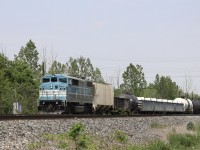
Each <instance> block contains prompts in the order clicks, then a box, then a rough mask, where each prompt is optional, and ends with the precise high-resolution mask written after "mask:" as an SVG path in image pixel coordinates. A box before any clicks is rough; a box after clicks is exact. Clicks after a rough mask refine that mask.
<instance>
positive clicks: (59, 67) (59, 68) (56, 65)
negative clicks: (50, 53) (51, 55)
mask: <svg viewBox="0 0 200 150" xmlns="http://www.w3.org/2000/svg"><path fill="white" fill-rule="evenodd" d="M48 72H49V73H50V74H62V73H65V72H66V66H65V65H64V64H61V63H60V62H58V61H54V62H53V64H52V65H51V68H50V69H49V71H48Z"/></svg>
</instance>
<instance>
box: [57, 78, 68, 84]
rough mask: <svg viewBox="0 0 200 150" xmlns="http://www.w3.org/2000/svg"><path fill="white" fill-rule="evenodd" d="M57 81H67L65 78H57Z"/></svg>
mask: <svg viewBox="0 0 200 150" xmlns="http://www.w3.org/2000/svg"><path fill="white" fill-rule="evenodd" d="M59 82H63V83H67V78H59Z"/></svg>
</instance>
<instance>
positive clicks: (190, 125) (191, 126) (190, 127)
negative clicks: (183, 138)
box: [187, 121, 195, 131]
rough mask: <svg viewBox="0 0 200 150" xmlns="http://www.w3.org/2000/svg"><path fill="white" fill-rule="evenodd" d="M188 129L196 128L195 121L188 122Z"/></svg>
mask: <svg viewBox="0 0 200 150" xmlns="http://www.w3.org/2000/svg"><path fill="white" fill-rule="evenodd" d="M187 130H193V131H194V130H195V125H194V123H193V122H191V121H190V122H188V123H187Z"/></svg>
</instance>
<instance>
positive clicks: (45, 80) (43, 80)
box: [42, 78, 50, 83]
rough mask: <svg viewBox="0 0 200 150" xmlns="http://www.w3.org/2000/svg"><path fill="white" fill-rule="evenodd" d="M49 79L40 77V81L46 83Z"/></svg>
mask: <svg viewBox="0 0 200 150" xmlns="http://www.w3.org/2000/svg"><path fill="white" fill-rule="evenodd" d="M49 81H50V79H49V78H43V79H42V83H46V82H49Z"/></svg>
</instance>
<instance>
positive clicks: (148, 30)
mask: <svg viewBox="0 0 200 150" xmlns="http://www.w3.org/2000/svg"><path fill="white" fill-rule="evenodd" d="M0 18H1V22H0V48H1V50H3V52H4V53H5V54H6V56H8V57H9V58H10V59H13V57H14V54H18V52H19V50H20V48H21V46H25V45H26V43H27V42H28V41H29V40H30V39H32V41H33V42H34V43H35V44H36V46H37V49H38V52H39V53H40V58H42V53H43V52H42V51H43V50H44V49H46V53H47V57H48V58H49V59H48V60H50V57H51V56H52V55H53V56H54V57H55V58H56V60H57V61H60V62H62V63H65V62H67V61H68V60H69V57H73V58H78V57H80V56H83V57H86V58H90V59H91V61H92V64H93V65H94V66H95V67H98V68H100V70H101V72H102V74H103V76H104V79H105V80H107V81H108V82H111V78H113V79H112V80H114V81H116V77H117V73H118V72H119V71H120V73H121V74H122V73H123V72H124V71H125V69H126V67H128V65H129V64H130V63H133V64H134V65H136V64H139V65H141V66H142V67H143V68H144V69H143V71H144V73H145V76H146V80H147V81H148V82H153V81H154V79H155V75H156V74H157V73H158V74H160V75H164V76H167V75H169V76H171V78H172V80H173V81H175V82H177V84H178V85H179V86H180V87H181V88H183V87H184V85H185V82H186V79H188V80H192V90H193V91H195V92H196V93H199V94H200V0H98V1H97V0H76V1H74V0H59V1H57V0H54V1H53V0H0ZM114 81H113V82H114Z"/></svg>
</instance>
